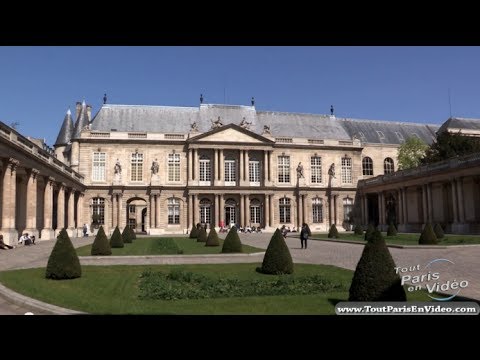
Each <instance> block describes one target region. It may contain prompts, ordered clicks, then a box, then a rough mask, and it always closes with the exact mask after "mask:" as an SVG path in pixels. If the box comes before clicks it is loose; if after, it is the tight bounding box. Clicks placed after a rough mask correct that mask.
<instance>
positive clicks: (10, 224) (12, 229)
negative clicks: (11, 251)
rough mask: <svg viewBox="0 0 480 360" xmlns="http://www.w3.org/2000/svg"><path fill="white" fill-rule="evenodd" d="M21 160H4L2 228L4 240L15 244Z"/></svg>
mask: <svg viewBox="0 0 480 360" xmlns="http://www.w3.org/2000/svg"><path fill="white" fill-rule="evenodd" d="M19 164H20V162H19V161H18V160H16V159H14V158H9V159H5V160H4V161H3V189H2V199H3V200H2V205H1V206H2V229H1V233H2V235H3V241H4V242H5V243H6V244H9V245H14V244H16V243H17V240H18V231H17V229H16V225H15V212H16V203H17V200H16V185H17V167H18V165H19Z"/></svg>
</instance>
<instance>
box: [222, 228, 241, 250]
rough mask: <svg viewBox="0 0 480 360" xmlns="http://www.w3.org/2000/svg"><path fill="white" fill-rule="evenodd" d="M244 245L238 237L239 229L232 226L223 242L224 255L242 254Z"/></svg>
mask: <svg viewBox="0 0 480 360" xmlns="http://www.w3.org/2000/svg"><path fill="white" fill-rule="evenodd" d="M241 252H242V243H241V241H240V238H239V237H238V232H237V228H236V227H235V226H232V228H231V229H230V231H229V232H228V234H227V237H226V238H225V241H224V242H223V247H222V253H241Z"/></svg>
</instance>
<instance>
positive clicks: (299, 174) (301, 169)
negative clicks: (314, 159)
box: [297, 162, 305, 178]
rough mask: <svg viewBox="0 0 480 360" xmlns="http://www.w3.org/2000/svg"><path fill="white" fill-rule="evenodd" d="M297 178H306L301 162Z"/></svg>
mask: <svg viewBox="0 0 480 360" xmlns="http://www.w3.org/2000/svg"><path fill="white" fill-rule="evenodd" d="M297 178H305V176H304V174H303V165H302V163H301V162H299V163H298V166H297Z"/></svg>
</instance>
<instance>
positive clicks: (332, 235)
mask: <svg viewBox="0 0 480 360" xmlns="http://www.w3.org/2000/svg"><path fill="white" fill-rule="evenodd" d="M328 237H329V238H334V239H337V238H338V230H337V227H336V226H335V224H332V226H330V230H329V232H328Z"/></svg>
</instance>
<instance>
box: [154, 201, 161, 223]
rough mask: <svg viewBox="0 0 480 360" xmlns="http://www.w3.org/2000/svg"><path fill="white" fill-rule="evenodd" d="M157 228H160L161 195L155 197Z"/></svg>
mask: <svg viewBox="0 0 480 360" xmlns="http://www.w3.org/2000/svg"><path fill="white" fill-rule="evenodd" d="M155 228H157V229H159V228H160V194H156V195H155Z"/></svg>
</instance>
